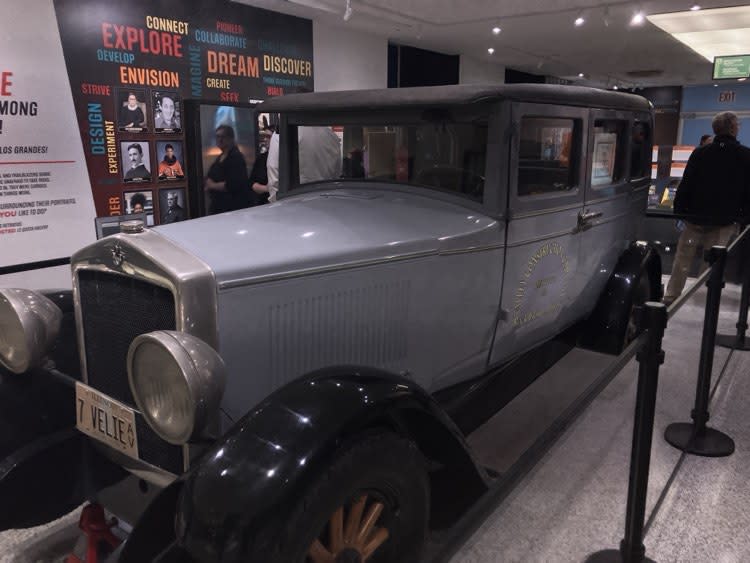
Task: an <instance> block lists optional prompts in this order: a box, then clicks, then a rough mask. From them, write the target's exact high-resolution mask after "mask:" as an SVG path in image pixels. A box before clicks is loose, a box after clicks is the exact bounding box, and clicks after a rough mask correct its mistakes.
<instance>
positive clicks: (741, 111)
mask: <svg viewBox="0 0 750 563" xmlns="http://www.w3.org/2000/svg"><path fill="white" fill-rule="evenodd" d="M720 111H733V112H735V113H737V114H738V116H739V118H740V133H739V135H738V139H739V140H740V142H741V143H742V144H744V145H748V144H750V84H748V83H746V82H737V81H735V80H732V81H729V82H726V81H725V82H717V86H713V85H712V84H709V85H706V86H686V87H685V88H683V89H682V107H681V114H680V116H681V123H680V137H679V142H680V144H683V145H697V144H698V141H699V140H700V137H701V135H703V134H712V133H713V132H712V130H711V119H712V118H713V116H714V115H715V114H717V113H718V112H720Z"/></svg>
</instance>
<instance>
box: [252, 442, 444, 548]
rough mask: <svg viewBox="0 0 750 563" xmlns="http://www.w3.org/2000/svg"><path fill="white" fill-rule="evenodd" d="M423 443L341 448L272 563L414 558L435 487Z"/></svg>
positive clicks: (287, 531) (288, 521)
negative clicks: (419, 446)
mask: <svg viewBox="0 0 750 563" xmlns="http://www.w3.org/2000/svg"><path fill="white" fill-rule="evenodd" d="M424 466H425V463H424V459H423V458H422V455H421V453H420V452H419V450H418V449H417V447H416V446H415V445H414V444H413V443H412V442H410V441H409V440H406V439H404V438H401V437H398V436H396V435H395V434H391V433H382V434H377V435H374V436H369V437H367V438H366V439H364V440H362V441H360V442H359V443H357V444H355V445H353V446H351V447H350V448H348V449H346V450H345V451H343V452H341V453H340V454H339V455H337V456H336V458H335V459H334V460H333V462H332V463H331V466H330V468H329V469H328V470H327V471H326V472H325V473H323V474H322V475H320V476H319V477H318V478H317V479H316V481H315V483H314V484H313V486H312V487H310V490H309V491H308V492H307V493H306V494H305V496H304V498H303V499H302V501H301V502H300V503H299V504H298V506H297V507H296V508H295V509H294V512H293V513H292V514H291V515H290V517H289V518H288V519H286V525H285V526H284V529H283V530H282V531H281V532H280V533H279V536H278V543H277V550H276V553H274V554H273V556H271V557H270V558H269V555H270V554H269V553H257V554H256V553H252V554H250V558H249V560H250V561H253V562H255V561H258V562H260V561H264V562H268V563H365V562H366V563H414V562H416V561H418V560H419V554H420V552H421V549H422V545H423V544H424V541H425V538H426V535H427V521H428V515H429V485H428V478H427V473H426V470H425V467H424Z"/></svg>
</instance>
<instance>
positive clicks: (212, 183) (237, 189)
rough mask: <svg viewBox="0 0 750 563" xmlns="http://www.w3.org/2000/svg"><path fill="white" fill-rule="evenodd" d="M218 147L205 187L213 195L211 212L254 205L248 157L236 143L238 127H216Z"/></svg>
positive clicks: (209, 207) (210, 202) (210, 200)
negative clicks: (252, 203)
mask: <svg viewBox="0 0 750 563" xmlns="http://www.w3.org/2000/svg"><path fill="white" fill-rule="evenodd" d="M216 146H217V147H219V149H220V150H221V154H220V155H219V156H218V157H216V160H215V161H214V162H213V164H211V167H210V168H209V169H208V174H207V175H206V181H205V183H204V185H203V189H204V190H205V192H206V193H207V194H208V196H209V206H208V213H209V214H210V215H213V214H216V213H224V212H225V211H234V210H236V209H244V208H245V207H250V200H251V193H252V192H251V190H250V186H249V185H248V178H247V164H246V163H245V157H244V156H242V153H241V152H240V150H239V149H238V148H237V145H236V144H235V142H234V129H233V128H232V127H230V126H229V125H219V127H217V128H216Z"/></svg>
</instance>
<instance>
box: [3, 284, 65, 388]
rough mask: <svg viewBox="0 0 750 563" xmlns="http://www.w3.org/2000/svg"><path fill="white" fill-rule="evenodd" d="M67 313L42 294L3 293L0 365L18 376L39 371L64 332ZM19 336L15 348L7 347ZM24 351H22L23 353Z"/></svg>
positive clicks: (6, 290) (15, 290) (25, 291)
mask: <svg viewBox="0 0 750 563" xmlns="http://www.w3.org/2000/svg"><path fill="white" fill-rule="evenodd" d="M62 316H63V313H62V311H61V310H60V308H59V307H58V306H57V305H55V303H54V302H52V300H51V299H48V298H47V297H45V296H44V295H42V294H41V293H38V292H36V291H32V290H30V289H20V288H2V289H0V336H2V334H3V332H4V331H3V330H1V329H3V327H4V328H5V330H6V331H9V332H10V331H16V333H15V335H13V334H11V336H8V334H6V335H5V337H4V338H5V340H4V341H0V364H2V366H3V367H4V368H5V369H7V370H9V371H11V372H13V373H16V374H22V373H25V372H27V371H29V370H30V369H33V368H35V367H38V366H40V365H41V364H42V362H43V360H44V359H45V358H46V357H47V355H48V354H49V352H50V351H51V350H52V347H53V346H54V344H55V341H56V340H57V335H58V334H59V332H60V325H61V323H62ZM12 336H15V337H16V338H15V340H16V342H15V345H13V344H8V345H7V346H6V344H5V343H4V342H7V341H8V340H10V339H11V338H12ZM19 348H20V350H19Z"/></svg>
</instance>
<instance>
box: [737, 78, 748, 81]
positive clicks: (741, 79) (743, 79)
mask: <svg viewBox="0 0 750 563" xmlns="http://www.w3.org/2000/svg"><path fill="white" fill-rule="evenodd" d="M745 80H747V78H738V79H737V82H744V81H745Z"/></svg>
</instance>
